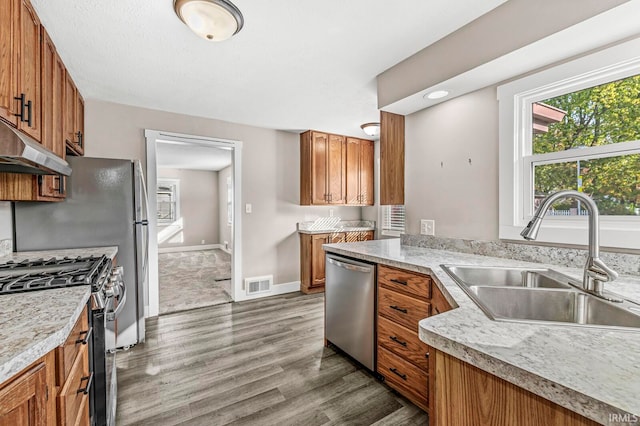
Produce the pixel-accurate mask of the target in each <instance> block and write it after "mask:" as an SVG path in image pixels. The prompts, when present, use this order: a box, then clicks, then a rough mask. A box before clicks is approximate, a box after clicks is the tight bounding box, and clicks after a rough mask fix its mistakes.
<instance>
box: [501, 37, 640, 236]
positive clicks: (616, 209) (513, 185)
mask: <svg viewBox="0 0 640 426" xmlns="http://www.w3.org/2000/svg"><path fill="white" fill-rule="evenodd" d="M638 49H640V41H638V40H634V41H632V42H627V43H624V44H621V45H618V46H615V47H613V48H610V49H607V50H604V51H601V52H598V53H595V54H592V55H589V56H586V57H584V58H581V59H578V60H575V61H571V62H568V63H565V64H563V65H560V66H557V67H554V68H551V69H548V70H545V71H543V72H540V73H537V74H534V75H531V76H528V77H525V78H523V79H521V80H517V81H514V82H511V83H508V84H506V85H504V86H500V87H499V88H498V100H499V102H500V238H503V239H520V238H519V232H520V230H521V229H522V227H523V226H524V225H525V224H526V223H527V221H528V220H529V219H530V217H531V216H532V215H533V212H534V211H535V208H536V207H537V206H538V205H539V203H540V202H541V201H542V199H544V198H545V197H546V196H547V195H549V194H550V193H553V192H557V191H559V190H563V189H573V190H577V191H580V192H584V193H585V194H587V195H589V196H590V197H591V198H593V199H594V201H595V202H596V204H597V205H598V210H599V211H600V214H601V226H600V229H601V241H602V245H605V246H611V247H626V248H640V246H639V245H638V244H639V241H640V124H639V123H640V54H638ZM587 214H588V213H587V211H586V209H585V208H584V206H583V205H581V203H580V202H579V201H577V200H560V201H558V202H557V203H555V204H554V205H553V207H552V209H551V210H550V211H549V212H548V217H547V218H546V219H545V221H544V222H543V228H542V231H541V233H540V238H539V240H542V241H548V242H558V243H573V244H584V243H586V241H587V232H586V230H585V229H586V227H587V223H586V218H585V217H584V216H586V215H587ZM545 228H546V231H545Z"/></svg>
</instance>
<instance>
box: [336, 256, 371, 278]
mask: <svg viewBox="0 0 640 426" xmlns="http://www.w3.org/2000/svg"><path fill="white" fill-rule="evenodd" d="M327 262H329V263H331V264H333V265H336V266H338V267H340V268H344V269H347V270H349V271H356V272H364V273H367V274H368V273H369V272H371V270H372V269H373V267H367V266H358V265H353V264H351V263H347V262H345V261H341V260H336V259H332V258H330V257H327Z"/></svg>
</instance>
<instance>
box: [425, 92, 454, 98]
mask: <svg viewBox="0 0 640 426" xmlns="http://www.w3.org/2000/svg"><path fill="white" fill-rule="evenodd" d="M448 94H449V92H447V91H446V90H436V91H434V92H431V93H427V94H426V95H424V98H428V99H440V98H444V97H445V96H447V95H448Z"/></svg>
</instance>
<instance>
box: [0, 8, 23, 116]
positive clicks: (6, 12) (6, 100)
mask: <svg viewBox="0 0 640 426" xmlns="http://www.w3.org/2000/svg"><path fill="white" fill-rule="evenodd" d="M19 10H20V3H19V1H18V0H10V1H6V0H3V1H2V2H0V41H1V42H0V118H2V119H3V120H5V121H7V122H9V123H11V124H13V125H14V127H17V126H18V117H17V116H16V114H17V113H18V112H19V111H18V107H19V105H18V101H17V100H16V99H15V97H17V96H19V94H20V93H19V91H18V60H17V56H18V55H17V48H18V42H19V40H20V38H19V37H18V34H17V31H18V25H17V23H18V20H19V16H20V15H19Z"/></svg>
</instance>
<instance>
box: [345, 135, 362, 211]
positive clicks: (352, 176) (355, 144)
mask: <svg viewBox="0 0 640 426" xmlns="http://www.w3.org/2000/svg"><path fill="white" fill-rule="evenodd" d="M360 153H361V146H360V139H355V138H347V173H346V179H347V182H346V184H347V204H351V205H353V204H355V205H360V199H361V197H360V195H361V194H360V162H361V159H360Z"/></svg>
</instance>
